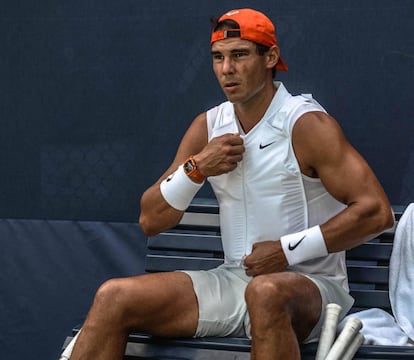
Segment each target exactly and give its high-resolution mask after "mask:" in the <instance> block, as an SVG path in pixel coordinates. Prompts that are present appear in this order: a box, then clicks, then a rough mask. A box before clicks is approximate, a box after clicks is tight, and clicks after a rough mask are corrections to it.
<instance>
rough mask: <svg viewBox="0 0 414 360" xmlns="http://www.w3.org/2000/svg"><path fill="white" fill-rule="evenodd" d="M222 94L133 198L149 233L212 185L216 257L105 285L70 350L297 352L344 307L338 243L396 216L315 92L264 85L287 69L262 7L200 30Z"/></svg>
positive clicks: (112, 353) (105, 355)
mask: <svg viewBox="0 0 414 360" xmlns="http://www.w3.org/2000/svg"><path fill="white" fill-rule="evenodd" d="M211 54H212V61H213V69H214V72H215V75H216V77H217V80H218V82H219V84H220V86H221V88H222V89H223V92H224V94H225V95H226V97H227V99H228V102H225V103H223V104H221V105H219V106H218V107H215V108H213V109H211V110H209V111H208V112H206V113H202V114H200V115H199V116H197V117H196V118H195V119H194V121H193V123H192V124H191V126H190V127H189V129H188V130H187V132H186V134H185V135H184V137H183V139H182V141H181V143H180V146H179V148H178V151H177V153H176V156H175V159H174V161H173V163H172V164H171V166H170V167H169V168H168V169H167V171H166V172H165V173H164V174H163V175H162V176H161V178H160V179H159V180H158V181H157V182H156V183H155V184H154V185H153V186H151V187H150V188H149V189H148V190H147V191H146V192H145V193H144V194H143V196H142V199H141V216H140V225H141V227H142V229H143V231H144V232H145V233H146V234H148V235H154V234H157V233H159V232H161V231H163V230H166V229H168V228H171V227H173V226H175V225H176V224H177V223H178V222H179V221H180V219H181V217H182V215H183V212H184V210H185V209H186V208H187V206H188V205H189V203H190V201H191V199H192V198H193V197H194V195H195V194H196V192H197V191H198V189H199V188H200V187H201V186H202V184H203V183H204V181H205V180H206V179H207V180H208V181H210V183H211V185H212V187H213V189H214V192H215V194H216V197H217V199H218V202H219V205H220V218H221V230H222V240H223V248H224V252H225V264H224V265H223V266H220V267H219V268H217V269H214V270H212V271H208V272H202V271H195V272H173V273H160V274H148V275H142V276H137V277H132V278H126V279H114V280H109V281H108V282H106V283H105V284H103V285H102V287H101V288H100V289H99V290H98V292H97V294H96V297H95V300H94V303H93V306H92V308H91V310H90V313H89V315H88V317H87V319H86V321H85V324H84V326H83V330H82V333H81V335H80V337H79V339H78V341H77V344H76V346H75V349H74V352H73V355H72V359H111V360H113V359H121V358H122V355H123V353H124V349H125V344H126V341H127V336H128V334H129V333H130V332H132V331H144V332H148V333H151V334H154V335H158V336H226V335H238V336H242V335H247V336H249V337H251V338H252V353H251V358H252V359H256V360H258V359H260V360H263V359H272V360H274V359H284V360H286V359H299V358H300V351H299V343H301V342H304V341H311V340H313V339H316V338H317V337H318V335H319V333H320V329H321V319H322V316H323V311H324V307H325V305H326V304H327V303H329V302H335V303H338V304H340V305H341V306H342V308H343V313H342V316H343V315H344V314H345V313H346V312H347V311H348V310H349V308H350V307H351V306H352V303H353V300H352V298H351V297H350V296H349V294H348V284H347V275H346V267H345V257H344V250H346V249H349V248H352V247H354V246H357V245H359V244H361V243H363V242H364V241H366V240H367V239H369V238H370V237H372V236H374V235H375V234H377V233H379V232H382V231H383V230H384V229H386V228H389V227H391V226H392V224H393V215H392V210H391V208H390V205H389V202H388V200H387V198H386V195H385V194H384V191H383V189H382V187H381V185H380V184H379V182H378V180H377V179H376V177H375V175H374V174H373V172H372V171H371V169H370V168H369V166H368V165H367V163H366V162H365V161H364V160H363V159H362V157H361V156H360V155H359V154H358V153H357V151H356V150H355V149H354V148H353V147H352V146H351V145H350V144H349V143H348V142H347V140H346V139H345V137H344V135H343V133H342V131H341V129H340V128H339V126H338V124H337V123H336V121H335V120H334V119H333V118H332V117H331V116H329V115H328V114H327V113H326V112H325V110H324V109H323V108H322V107H321V106H320V105H319V104H318V103H317V102H316V101H314V100H313V99H311V98H305V97H303V96H295V97H294V96H291V95H290V94H289V93H288V91H287V90H286V88H285V87H284V85H283V84H282V83H280V82H273V74H274V73H275V71H276V72H277V71H286V70H287V66H286V64H285V62H284V61H283V60H282V58H281V57H280V50H279V47H278V44H277V40H276V35H275V29H274V26H273V24H272V23H271V21H270V20H269V19H268V18H267V17H266V16H265V15H263V14H262V13H260V12H257V11H254V10H251V9H241V10H233V11H230V12H228V13H226V14H225V15H223V16H222V17H221V18H219V20H218V22H217V24H216V26H215V28H214V30H213V33H212V37H211Z"/></svg>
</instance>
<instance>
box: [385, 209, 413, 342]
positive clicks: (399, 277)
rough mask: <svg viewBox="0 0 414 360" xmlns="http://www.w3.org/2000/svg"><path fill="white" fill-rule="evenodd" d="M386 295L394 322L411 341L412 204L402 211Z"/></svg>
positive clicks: (396, 233) (396, 232)
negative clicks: (388, 297)
mask: <svg viewBox="0 0 414 360" xmlns="http://www.w3.org/2000/svg"><path fill="white" fill-rule="evenodd" d="M389 291H390V302H391V308H392V311H393V314H394V317H395V320H396V321H397V323H398V325H399V326H400V327H401V328H402V329H403V330H404V332H405V333H406V334H407V335H408V336H409V337H410V339H411V340H414V203H412V204H410V205H409V206H408V207H407V209H406V210H405V211H404V213H403V215H402V216H401V219H400V221H399V222H398V225H397V229H396V231H395V238H394V245H393V250H392V254H391V259H390V278H389Z"/></svg>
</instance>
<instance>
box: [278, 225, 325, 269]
mask: <svg viewBox="0 0 414 360" xmlns="http://www.w3.org/2000/svg"><path fill="white" fill-rule="evenodd" d="M280 242H281V244H282V248H283V252H284V253H285V256H286V259H287V261H288V264H289V265H296V264H299V263H301V262H304V261H306V260H310V259H316V258H318V257H322V256H326V255H328V249H327V248H326V244H325V240H324V238H323V235H322V232H321V228H320V227H319V225H317V226H314V227H311V228H309V229H306V230H304V231H300V232H298V233H294V234H289V235H285V236H282V237H281V238H280Z"/></svg>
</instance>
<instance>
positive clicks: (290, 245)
mask: <svg viewBox="0 0 414 360" xmlns="http://www.w3.org/2000/svg"><path fill="white" fill-rule="evenodd" d="M305 237H306V235H303V237H302V239H300V240H299V241H298V242H297V243H296V244H295V245H292V244H291V243H289V246H288V249H289V250H290V251H293V250H295V249H296V248H297V247H298V246H299V244H300V243H301V242H302V241H303V239H304V238H305Z"/></svg>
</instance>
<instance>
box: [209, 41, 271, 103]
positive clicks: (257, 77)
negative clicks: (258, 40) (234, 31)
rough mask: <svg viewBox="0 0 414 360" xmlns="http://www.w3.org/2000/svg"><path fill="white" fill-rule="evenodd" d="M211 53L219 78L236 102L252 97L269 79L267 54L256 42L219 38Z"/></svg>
mask: <svg viewBox="0 0 414 360" xmlns="http://www.w3.org/2000/svg"><path fill="white" fill-rule="evenodd" d="M211 55H212V59H213V70H214V73H215V74H216V77H217V80H218V82H219V84H220V86H221V88H222V89H223V92H224V94H225V95H226V97H227V99H228V100H229V101H231V102H233V103H235V104H238V103H245V102H248V101H249V100H251V99H252V98H253V97H254V96H255V95H257V94H258V93H260V90H262V89H263V88H264V85H265V83H266V81H268V80H269V68H268V65H267V57H266V56H262V55H259V54H258V53H257V50H256V44H254V43H253V42H251V41H249V40H242V39H240V38H228V39H224V40H220V41H216V42H215V43H213V45H212V46H211ZM270 72H271V71H270ZM270 79H271V75H270Z"/></svg>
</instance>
